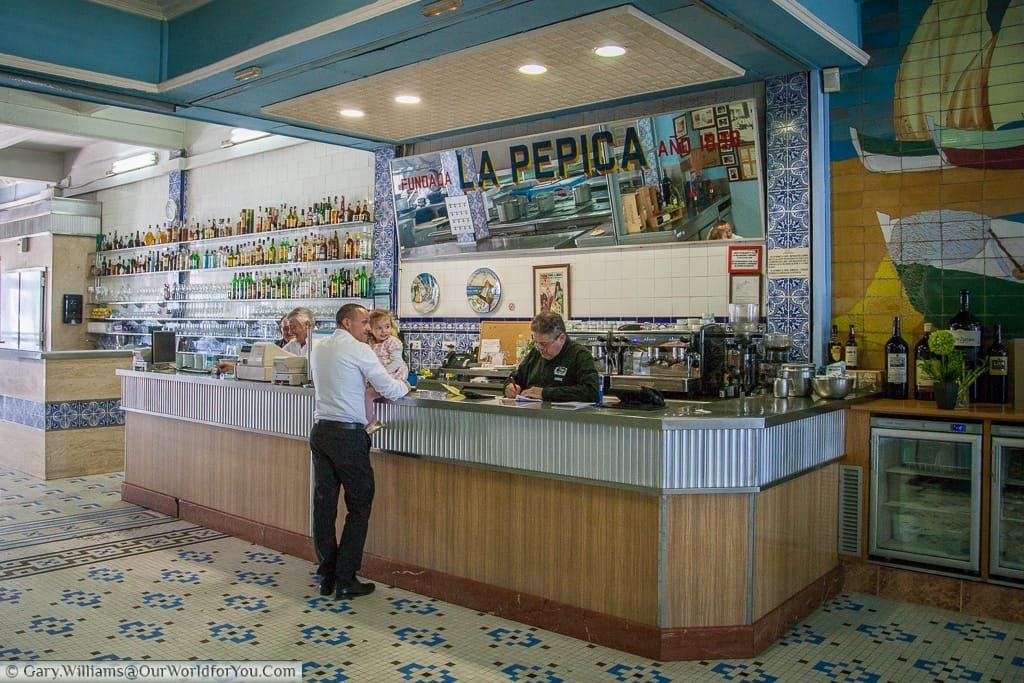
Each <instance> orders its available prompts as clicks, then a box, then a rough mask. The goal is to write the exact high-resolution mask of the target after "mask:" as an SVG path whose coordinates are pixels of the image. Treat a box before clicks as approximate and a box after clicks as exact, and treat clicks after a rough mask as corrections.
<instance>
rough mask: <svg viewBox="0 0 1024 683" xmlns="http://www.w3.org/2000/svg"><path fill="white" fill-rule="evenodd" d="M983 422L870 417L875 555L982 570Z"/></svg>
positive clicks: (960, 568) (899, 560)
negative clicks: (980, 553) (980, 566)
mask: <svg viewBox="0 0 1024 683" xmlns="http://www.w3.org/2000/svg"><path fill="white" fill-rule="evenodd" d="M981 434H982V425H981V424H980V423H975V422H940V421H933V420H916V419H897V418H888V417H873V418H872V419H871V477H872V482H871V483H872V486H871V533H870V539H871V541H870V553H871V555H872V556H873V557H874V558H876V559H881V560H887V561H895V562H906V563H912V564H915V565H932V566H938V567H944V568H949V569H955V570H960V571H962V572H964V573H969V574H977V573H978V572H979V546H980V516H981V440H982V437H981Z"/></svg>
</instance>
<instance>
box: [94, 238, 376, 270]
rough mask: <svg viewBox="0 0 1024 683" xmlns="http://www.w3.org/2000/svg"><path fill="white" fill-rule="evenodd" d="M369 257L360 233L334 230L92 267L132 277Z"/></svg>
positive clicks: (145, 255) (370, 252)
mask: <svg viewBox="0 0 1024 683" xmlns="http://www.w3.org/2000/svg"><path fill="white" fill-rule="evenodd" d="M372 258H373V240H372V239H371V238H370V236H369V235H368V234H367V233H365V232H362V231H359V232H355V233H353V232H351V231H350V232H347V233H346V234H345V237H344V239H342V238H341V237H339V235H338V231H337V230H335V231H334V233H333V234H332V235H326V234H322V235H321V234H316V233H312V232H311V233H310V234H309V235H303V237H302V239H301V240H299V239H296V240H295V241H292V240H289V239H288V237H286V236H284V237H282V238H281V240H280V241H278V240H276V239H275V238H273V237H272V238H270V239H266V240H264V239H262V238H261V239H258V240H252V241H249V242H243V243H241V244H235V245H233V246H228V245H222V246H220V247H217V248H215V249H193V248H191V247H189V246H183V247H178V248H169V249H164V250H160V249H154V250H153V251H150V252H148V253H143V254H139V255H137V256H134V257H131V256H121V257H118V258H117V259H114V258H109V259H108V258H107V257H106V256H103V257H102V258H100V259H99V261H98V262H97V264H96V270H95V271H94V274H95V275H100V276H106V275H134V274H140V273H158V272H163V271H174V270H203V269H208V268H238V267H248V266H267V265H271V266H272V265H277V264H284V263H309V262H315V261H337V260H341V259H361V260H366V261H368V260H370V259H372Z"/></svg>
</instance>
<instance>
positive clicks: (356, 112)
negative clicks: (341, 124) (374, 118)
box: [339, 109, 365, 119]
mask: <svg viewBox="0 0 1024 683" xmlns="http://www.w3.org/2000/svg"><path fill="white" fill-rule="evenodd" d="M339 113H340V114H341V115H342V116H347V117H348V118H350V119H358V118H360V117H362V116H365V114H363V110H362V109H342V110H341V111H340V112H339Z"/></svg>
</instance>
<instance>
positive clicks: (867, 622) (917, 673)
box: [0, 470, 1024, 683]
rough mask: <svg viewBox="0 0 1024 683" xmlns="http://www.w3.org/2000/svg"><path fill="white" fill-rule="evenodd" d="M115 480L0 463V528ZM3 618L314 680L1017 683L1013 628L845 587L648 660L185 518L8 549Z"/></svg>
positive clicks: (11, 653)
mask: <svg viewBox="0 0 1024 683" xmlns="http://www.w3.org/2000/svg"><path fill="white" fill-rule="evenodd" d="M119 488H120V477H119V476H113V477H111V475H101V476H96V477H80V478H76V479H64V480H60V481H50V482H39V481H36V480H32V479H31V478H29V477H25V476H24V475H20V474H17V473H13V472H10V471H2V470H0V498H2V500H0V520H3V521H0V538H7V537H9V536H10V535H11V534H12V533H13V532H12V530H16V529H20V530H21V531H20V533H24V530H25V529H26V528H32V526H31V525H33V524H36V523H38V522H39V520H40V519H41V518H40V517H39V516H38V510H37V509H36V508H34V507H31V506H28V507H25V506H22V505H21V503H23V502H25V501H43V500H46V501H55V500H60V501H61V502H60V503H59V504H54V505H44V506H43V507H50V508H56V509H58V516H64V517H65V518H66V519H67V521H68V523H69V524H72V523H75V524H81V523H82V520H83V517H82V511H83V510H87V509H90V508H87V507H85V506H87V505H90V504H93V505H95V506H96V507H95V508H94V509H96V510H98V511H102V512H110V513H111V515H110V518H111V519H116V518H120V517H119V515H121V514H122V513H124V512H125V511H126V508H127V509H128V510H129V511H130V510H131V508H134V506H126V504H125V503H123V502H122V501H121V500H120V497H119V496H117V495H111V493H112V492H114V491H117V490H119ZM64 498H66V499H67V500H63V499H64ZM129 514H133V513H132V512H129ZM100 518H102V516H100ZM139 519H140V521H142V522H144V521H145V518H142V517H140V518H139ZM371 523H372V522H371ZM14 555H16V556H14ZM0 625H2V626H0V659H16V660H57V659H84V660H115V659H152V660H155V659H204V660H205V659H215V660H230V659H238V660H244V659H280V660H292V661H300V662H302V663H303V671H304V679H305V680H310V681H355V682H363V681H365V682H368V683H378V682H386V681H417V682H421V683H422V682H444V683H459V682H471V683H490V682H492V681H494V682H501V681H512V682H521V683H577V682H580V683H591V682H593V683H602V682H608V683H615V682H617V681H618V682H623V683H672V682H686V683H690V682H691V681H697V682H709V683H710V682H715V683H722V682H724V681H743V682H745V683H755V682H760V683H771V682H773V681H778V682H780V683H786V682H789V681H798V682H803V681H822V682H827V681H841V682H843V683H875V682H878V683H889V682H895V683H904V682H915V681H922V682H923V681H993V682H994V681H1000V682H1002V683H1006V682H1009V681H1024V654H1022V653H1024V624H1013V623H1007V622H1000V621H997V620H991V619H985V620H981V619H976V618H973V617H968V616H965V615H961V614H955V613H952V612H946V611H943V610H936V609H930V608H926V607H919V606H915V605H908V604H904V603H897V602H892V601H888V600H883V599H880V598H877V597H874V596H869V595H862V594H856V593H854V594H844V595H840V596H837V597H836V598H835V599H833V600H831V601H829V602H828V603H826V604H825V605H822V607H821V608H820V609H818V610H817V611H816V612H814V613H813V614H812V615H811V616H809V617H808V618H807V619H805V620H803V621H802V622H801V623H799V624H798V625H796V626H794V627H793V628H792V629H790V631H789V632H788V633H786V634H784V636H783V637H782V638H781V639H780V640H779V641H778V642H777V643H775V644H774V645H772V646H771V647H769V648H768V649H767V650H765V651H764V652H762V653H761V654H760V655H759V656H757V657H756V658H753V659H749V660H740V659H730V660H722V661H710V660H709V661H695V662H655V661H651V660H647V659H644V658H642V657H637V656H635V655H631V654H627V653H623V652H618V651H615V650H611V649H608V648H605V647H600V646H596V645H592V644H589V643H586V642H584V641H580V640H576V639H574V638H569V637H567V636H562V635H559V634H557V633H552V632H549V631H544V630H542V629H538V628H534V627H532V626H528V625H524V624H518V623H515V622H512V621H508V620H506V619H501V618H499V617H495V616H492V615H489V614H484V613H480V612H476V611H473V610H469V609H466V608H463V607H460V606H458V605H453V604H449V603H445V602H441V601H439V600H435V599H433V598H429V597H425V596H422V595H416V594H414V593H410V592H408V591H404V590H400V589H397V588H391V587H388V586H379V590H377V591H376V592H375V593H374V594H372V595H369V596H367V597H365V598H359V599H358V600H350V601H338V600H334V599H333V598H329V597H322V596H320V595H319V594H318V592H317V587H316V584H315V583H314V581H313V565H312V564H311V563H309V562H306V561H304V560H301V559H298V558H295V557H291V556H288V555H284V554H282V553H279V552H277V551H274V550H270V549H267V548H262V547H259V546H255V545H253V544H250V543H246V542H244V541H241V540H238V539H235V538H231V537H229V536H225V535H224V534H221V533H219V532H215V531H210V530H208V529H203V528H202V527H197V526H194V525H190V524H188V523H185V522H181V521H179V520H171V521H169V522H168V523H166V524H165V525H150V526H140V527H137V528H120V529H109V530H106V531H103V532H99V533H96V534H94V535H88V536H81V537H77V538H73V539H62V540H55V541H46V542H42V543H39V544H36V545H31V546H22V547H19V548H15V549H12V550H11V551H9V552H5V553H4V555H3V556H2V557H0Z"/></svg>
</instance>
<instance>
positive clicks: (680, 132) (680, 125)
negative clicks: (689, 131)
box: [672, 115, 686, 138]
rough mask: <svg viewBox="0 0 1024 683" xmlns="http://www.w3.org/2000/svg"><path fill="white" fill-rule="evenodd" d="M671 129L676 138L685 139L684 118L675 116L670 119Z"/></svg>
mask: <svg viewBox="0 0 1024 683" xmlns="http://www.w3.org/2000/svg"><path fill="white" fill-rule="evenodd" d="M672 129H673V130H674V131H675V134H676V137H677V138H685V137H686V116H685V115H684V116H677V117H675V118H674V119H672Z"/></svg>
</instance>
